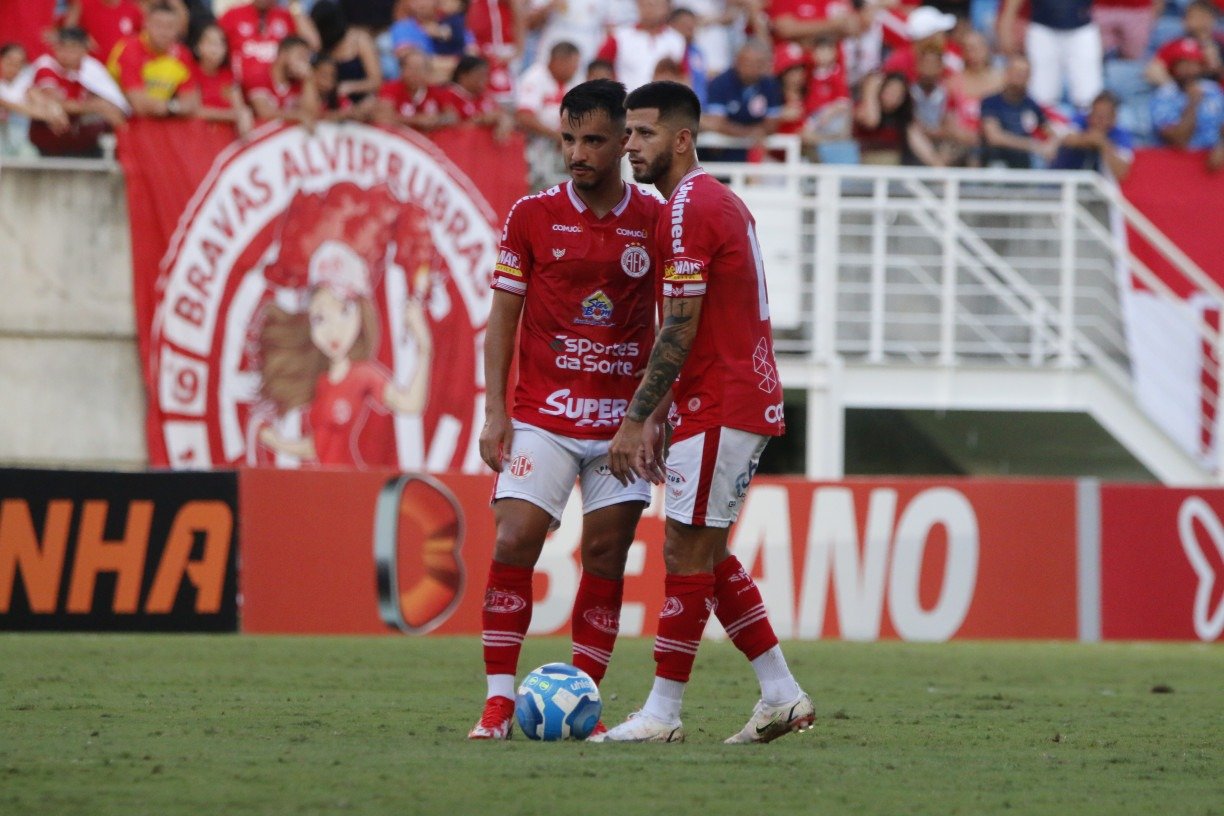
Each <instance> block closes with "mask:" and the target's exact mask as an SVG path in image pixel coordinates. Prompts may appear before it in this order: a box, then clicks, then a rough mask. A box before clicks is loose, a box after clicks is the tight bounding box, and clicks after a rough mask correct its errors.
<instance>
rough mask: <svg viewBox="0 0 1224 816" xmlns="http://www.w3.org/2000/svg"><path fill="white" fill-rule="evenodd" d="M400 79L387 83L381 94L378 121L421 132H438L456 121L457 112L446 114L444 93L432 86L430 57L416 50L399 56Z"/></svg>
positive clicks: (406, 50)
mask: <svg viewBox="0 0 1224 816" xmlns="http://www.w3.org/2000/svg"><path fill="white" fill-rule="evenodd" d="M399 63H400V78H399V79H397V80H389V81H387V82H385V83H383V86H382V89H381V90H380V91H379V92H378V107H377V108H376V109H375V121H377V122H379V123H381V124H385V125H403V126H405V127H410V128H414V129H416V130H420V131H430V130H436V129H437V128H440V127H443V126H445V125H449V124H452V123H453V122H454V121H455V112H454V111H453V110H449V109H447V110H443V108H442V99H441V93H440V89H438V88H433V87H431V86H430V84H429V57H428V56H427V55H426V54H425V52H423V51H420V50H418V49H416V48H408V49H405V50H404V51H402V52H401V53H400V55H399Z"/></svg>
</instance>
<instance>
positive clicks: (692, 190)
mask: <svg viewBox="0 0 1224 816" xmlns="http://www.w3.org/2000/svg"><path fill="white" fill-rule="evenodd" d="M657 234H658V239H657V240H658V247H659V253H658V254H659V257H660V258H661V259H662V261H663V297H665V298H683V297H699V296H700V297H703V298H704V300H703V301H702V307H701V322H700V324H699V325H698V327H697V337H696V338H695V339H694V341H693V347H692V349H691V350H690V351H689V356H688V359H687V360H685V361H684V368H683V369H681V371H680V376H679V378H678V379H677V380H676V386H675V401H676V402H675V408H676V410H675V411H673V412H672V413H673V417H678V420H679V421H678V422H677V421H676V419H673V423H674V424H675V425H676V432H675V435H674V436H673V439H676V440H679V439H687V438H688V437H690V436H695V435H696V434H699V433H701V432H702V431H705V430H709V429H710V428H717V427H723V428H735V429H737V430H741V431H748V432H750V433H756V434H763V435H765V436H781V435H782V433H783V432H784V431H785V430H786V425H785V423H784V422H783V420H782V386H781V384H780V383H779V382H778V366H777V362H776V361H775V360H774V351H773V334H772V331H771V327H770V323H769V297H768V295H767V293H766V288H765V269H764V267H763V265H762V263H761V248H760V245H759V244H758V243H757V237H756V221H755V220H754V219H753V217H752V213H750V212H748V208H747V207H746V206H745V205H744V202H743V201H740V199H739V196H737V195H735V193H733V192H731V191H730V190H729V189H727V188H726V187H725V186H724V185H723V184H721V183H720V182H718V181H717V180H715V179H714V178H713V177H712V176H709V175H707V174H706V172H705V170H702V169H701V168H700V167H698V168H695V169H694V170H693V171H692V172H690V173H689V174H688V175H686V176H685V177H684V178H683V179H681V181H680V183H679V184H678V185H677V186H676V189H675V190H674V191H673V192H672V197H671V198H670V199H669V200H668V202H667V205H666V206H665V207H664V208H663V213H662V215H661V216H660V217H659V226H658V229H657Z"/></svg>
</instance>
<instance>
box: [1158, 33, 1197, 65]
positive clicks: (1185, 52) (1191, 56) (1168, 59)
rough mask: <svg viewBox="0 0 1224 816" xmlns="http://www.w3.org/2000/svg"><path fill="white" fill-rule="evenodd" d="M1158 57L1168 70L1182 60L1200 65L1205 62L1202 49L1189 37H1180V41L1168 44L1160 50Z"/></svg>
mask: <svg viewBox="0 0 1224 816" xmlns="http://www.w3.org/2000/svg"><path fill="white" fill-rule="evenodd" d="M1160 55H1161V56H1162V57H1163V58H1164V64H1165V66H1166V67H1168V68H1172V67H1173V66H1174V65H1176V64H1177V63H1179V62H1181V61H1182V60H1190V61H1191V62H1197V63H1199V64H1200V65H1201V64H1203V63H1205V62H1207V56H1206V55H1205V54H1204V53H1203V47H1202V46H1201V45H1199V44H1198V41H1197V40H1193V39H1191V38H1190V37H1182V38H1181V39H1180V40H1175V41H1173V42H1171V43H1169V44H1168V45H1167V46H1165V47H1164V48H1162V49H1160Z"/></svg>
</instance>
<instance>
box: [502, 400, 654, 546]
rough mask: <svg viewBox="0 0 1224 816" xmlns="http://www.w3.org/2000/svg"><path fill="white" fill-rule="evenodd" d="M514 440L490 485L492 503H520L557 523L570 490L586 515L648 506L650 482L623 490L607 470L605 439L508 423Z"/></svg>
mask: <svg viewBox="0 0 1224 816" xmlns="http://www.w3.org/2000/svg"><path fill="white" fill-rule="evenodd" d="M511 425H513V426H514V441H513V442H512V443H511V445H510V455H509V456H508V457H507V458H506V460H505V461H504V463H503V464H502V470H501V473H499V474H497V481H496V482H495V484H494V486H493V501H497V500H498V499H522V500H523V501H529V502H531V503H532V504H534V505H536V506H537V507H540V508H542V509H543V510H544V511H545V512H546V513H548V514H549V515H550V516H552V517H553V524H554V525H556V524H559V523H560V521H561V512H562V511H563V510H564V509H565V503H566V502H567V501H568V500H569V495H570V493H571V492H573V490H574V481H575V480H577V481H578V483H579V484H580V485H581V487H582V512H583V514H586V513H590V512H592V511H594V510H599V509H600V508H603V507H610V506H612V505H614V504H620V503H621V502H629V501H637V502H641V503H642V504H650V483H649V482H647V481H644V480H642V479H638V480H637V481H636V482H634V483H633V484H631V485H629V486H627V487H626V486H624V485H622V484H621V483H620V482H618V481H617V480H616V477H615V476H613V475H612V471H611V470H609V469H608V443H609V442H610V441H611V440H609V439H574V438H573V437H569V436H562V435H561V434H556V433H553V432H551V431H546V430H544V429H543V428H537V427H536V426H534V425H528V424H527V423H526V422H519V421H518V420H517V419H515V420H511Z"/></svg>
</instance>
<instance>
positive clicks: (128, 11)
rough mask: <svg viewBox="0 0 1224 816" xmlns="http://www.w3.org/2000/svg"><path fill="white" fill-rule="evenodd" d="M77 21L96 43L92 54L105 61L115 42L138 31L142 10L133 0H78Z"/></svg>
mask: <svg viewBox="0 0 1224 816" xmlns="http://www.w3.org/2000/svg"><path fill="white" fill-rule="evenodd" d="M79 25H80V26H81V28H83V29H85V30H86V31H87V32H89V36H91V37H93V38H94V42H96V43H97V44H98V50H97V51H94V52H92V53H93V55H94V56H95V57H97V58H98V59H100V60H102V61H103V62H105V61H106V58H107V57H108V56H110V52H111V49H113V48H114V47H115V44H116V43H117V42H119V41H120V40H121V39H123V38H124V37H130V36H132V35H133V34H139V33H140V29H141V27H142V26H143V25H144V14H143V12H141V10H140V6H138V5H136V3H135V2H134V0H117V2H115V3H114V4H113V5H112V4H111V3H108V2H106V0H81V19H80V22H79Z"/></svg>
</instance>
